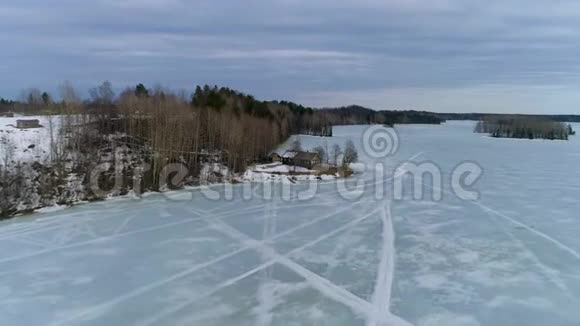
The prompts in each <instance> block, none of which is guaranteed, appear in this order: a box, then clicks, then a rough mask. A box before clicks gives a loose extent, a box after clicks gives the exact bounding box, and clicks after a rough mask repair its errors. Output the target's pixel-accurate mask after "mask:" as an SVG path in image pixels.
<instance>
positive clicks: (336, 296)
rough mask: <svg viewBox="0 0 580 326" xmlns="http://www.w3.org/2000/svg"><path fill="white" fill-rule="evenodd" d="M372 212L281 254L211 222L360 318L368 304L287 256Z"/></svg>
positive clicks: (393, 319)
mask: <svg viewBox="0 0 580 326" xmlns="http://www.w3.org/2000/svg"><path fill="white" fill-rule="evenodd" d="M376 212H377V211H376V210H373V211H372V212H371V213H369V214H367V215H365V216H362V217H360V218H358V219H356V220H353V221H351V222H349V223H347V224H345V225H342V226H341V227H339V228H337V229H335V230H333V231H331V232H328V233H326V234H324V235H322V236H321V237H319V238H317V239H316V240H314V241H311V242H309V243H307V244H306V245H304V246H301V247H298V248H296V249H294V250H292V251H290V252H288V253H287V254H285V255H280V254H278V253H277V252H276V251H275V250H274V249H272V248H271V247H269V246H268V245H266V244H264V243H263V242H260V241H257V240H254V239H251V238H249V237H248V236H246V235H244V234H242V233H240V232H239V231H237V230H235V229H233V228H231V227H230V226H229V225H227V224H225V223H223V222H215V226H216V230H218V231H221V232H223V233H224V234H226V235H230V236H232V237H233V238H235V239H238V240H239V241H240V242H241V243H243V244H245V245H247V246H252V247H253V248H255V249H256V250H258V251H259V252H261V253H264V254H265V255H267V256H268V257H270V258H271V261H270V262H269V263H266V264H263V265H262V268H265V267H267V266H270V265H271V264H274V263H279V264H281V265H283V266H285V267H287V268H288V269H290V270H292V271H293V272H295V273H297V274H298V275H300V276H302V277H303V278H304V279H305V280H306V281H307V282H308V283H309V284H310V285H311V286H312V287H314V288H315V289H317V290H318V291H320V292H321V293H322V294H323V295H325V296H327V297H328V298H330V299H333V300H335V301H337V302H339V303H342V304H344V305H345V306H348V307H350V308H351V309H353V310H354V311H356V312H358V313H360V314H362V315H368V314H369V313H370V312H371V310H372V306H371V304H370V303H369V302H368V301H366V300H363V299H361V298H360V297H358V296H356V295H354V294H352V293H350V292H349V291H347V290H345V289H344V288H341V287H339V286H337V285H335V284H333V283H332V282H330V281H329V280H327V279H325V278H323V277H321V276H319V275H318V274H315V273H313V272H311V271H310V270H308V269H306V268H304V267H303V266H301V265H299V264H297V263H296V262H294V261H292V260H291V259H289V258H288V257H289V256H291V255H292V254H294V253H297V252H300V251H302V250H304V249H306V248H308V247H310V246H313V245H315V244H317V243H319V242H321V241H324V240H326V239H328V238H330V237H332V236H334V235H336V234H339V233H340V232H343V231H344V230H347V229H349V228H352V227H354V226H355V225H357V224H359V223H360V222H362V221H364V220H366V219H368V218H370V217H371V216H373V215H374V214H376ZM260 270H261V269H260ZM236 280H237V281H239V280H240V279H239V278H236ZM227 284H228V285H231V284H233V283H229V282H227ZM219 288H220V289H221V288H222V287H221V286H220V287H219ZM215 292H216V291H213V290H212V291H210V294H209V295H211V294H213V293H215ZM209 295H204V296H203V297H207V296H209ZM203 297H198V298H194V299H192V300H188V301H186V302H183V303H182V304H180V305H178V306H175V307H172V308H171V309H167V310H166V311H163V312H161V313H160V314H158V315H157V316H154V317H153V318H152V320H150V321H148V322H147V323H146V324H145V325H142V326H146V325H153V324H157V323H158V321H159V320H162V319H163V318H165V317H168V316H170V315H172V314H174V313H176V312H178V311H180V310H181V309H183V308H185V307H187V306H188V305H190V304H192V303H193V302H196V301H198V300H200V299H202V298H203ZM381 321H383V322H387V323H393V322H400V318H398V317H396V316H392V315H388V316H383V317H382V318H381ZM406 324H408V323H406Z"/></svg>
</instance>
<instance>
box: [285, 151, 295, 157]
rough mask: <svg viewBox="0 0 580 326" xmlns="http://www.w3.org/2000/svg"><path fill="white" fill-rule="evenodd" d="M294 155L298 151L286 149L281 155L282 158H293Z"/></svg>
mask: <svg viewBox="0 0 580 326" xmlns="http://www.w3.org/2000/svg"><path fill="white" fill-rule="evenodd" d="M296 155H298V152H296V151H286V153H284V155H282V157H283V158H294V157H295V156H296Z"/></svg>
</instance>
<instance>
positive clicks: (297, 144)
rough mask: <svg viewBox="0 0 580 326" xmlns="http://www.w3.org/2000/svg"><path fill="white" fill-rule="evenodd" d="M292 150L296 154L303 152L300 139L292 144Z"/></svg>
mask: <svg viewBox="0 0 580 326" xmlns="http://www.w3.org/2000/svg"><path fill="white" fill-rule="evenodd" d="M290 150H291V151H296V152H300V151H302V143H301V142H300V139H299V138H296V140H295V141H293V142H292V145H290Z"/></svg>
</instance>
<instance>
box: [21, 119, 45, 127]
mask: <svg viewBox="0 0 580 326" xmlns="http://www.w3.org/2000/svg"><path fill="white" fill-rule="evenodd" d="M16 128H19V129H29V128H40V121H38V119H26V120H16Z"/></svg>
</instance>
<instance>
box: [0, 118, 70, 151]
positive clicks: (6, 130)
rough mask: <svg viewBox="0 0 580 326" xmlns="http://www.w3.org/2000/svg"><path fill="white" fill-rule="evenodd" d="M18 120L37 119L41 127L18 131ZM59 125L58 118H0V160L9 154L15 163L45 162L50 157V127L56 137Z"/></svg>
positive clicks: (59, 119) (59, 120)
mask: <svg viewBox="0 0 580 326" xmlns="http://www.w3.org/2000/svg"><path fill="white" fill-rule="evenodd" d="M20 119H26V120H29V119H37V120H39V122H40V125H41V126H42V127H41V128H31V129H18V128H16V120H20ZM60 125H61V118H60V116H52V117H49V116H18V117H13V118H7V117H0V158H2V159H3V158H4V157H5V156H6V153H9V155H10V156H11V157H12V160H14V161H15V162H32V161H40V162H43V161H46V160H47V159H48V158H49V157H50V144H51V137H50V135H51V133H50V131H51V126H52V132H53V135H54V137H57V135H58V131H59V129H60Z"/></svg>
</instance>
